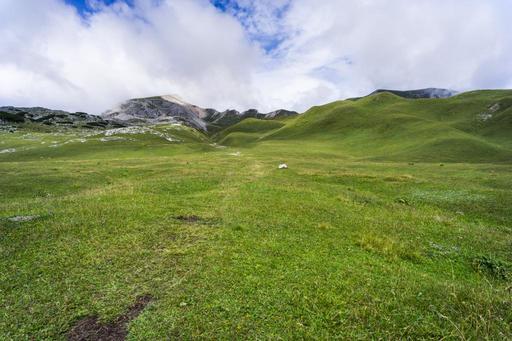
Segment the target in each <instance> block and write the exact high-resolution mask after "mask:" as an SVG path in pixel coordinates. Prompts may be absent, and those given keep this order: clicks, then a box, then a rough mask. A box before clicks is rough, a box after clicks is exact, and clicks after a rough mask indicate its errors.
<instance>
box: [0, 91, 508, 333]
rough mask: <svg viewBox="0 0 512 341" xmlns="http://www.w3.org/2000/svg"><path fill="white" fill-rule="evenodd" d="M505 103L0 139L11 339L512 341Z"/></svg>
mask: <svg viewBox="0 0 512 341" xmlns="http://www.w3.org/2000/svg"><path fill="white" fill-rule="evenodd" d="M508 96H509V93H508V92H478V93H469V94H464V95H461V96H458V97H456V98H453V99H450V100H449V101H448V100H440V101H438V100H432V101H425V103H424V105H425V106H430V110H427V109H424V106H423V105H419V104H418V102H409V101H407V100H402V99H397V98H396V97H395V96H391V95H388V94H381V95H378V96H375V97H372V98H364V99H361V100H359V101H355V102H350V101H343V102H336V103H332V104H329V105H326V106H322V107H317V108H313V109H311V110H310V111H308V113H306V114H305V115H303V116H300V117H298V118H293V119H289V120H284V121H282V122H272V121H255V120H245V121H243V122H240V124H238V125H236V126H233V127H231V129H230V130H226V131H224V132H222V134H221V135H219V136H218V139H220V140H222V141H225V142H228V140H229V139H233V138H234V137H236V136H239V137H240V139H239V143H238V145H237V146H236V147H234V146H227V147H225V146H222V145H219V144H215V143H213V142H214V140H213V139H211V138H209V137H207V136H204V135H203V134H201V133H198V132H196V131H194V130H192V129H189V128H186V127H182V126H174V125H168V126H153V127H146V128H144V129H139V130H137V129H134V130H130V129H128V130H117V131H113V132H109V133H106V132H105V131H90V130H59V131H55V130H51V129H49V130H46V131H41V130H39V131H34V130H33V129H31V128H30V127H25V128H23V129H20V130H18V131H17V132H15V133H9V132H2V131H0V175H1V176H0V340H26V339H28V340H31V339H34V340H64V339H66V338H67V337H68V336H69V335H70V334H69V333H70V332H71V331H73V333H74V334H73V333H72V334H73V335H76V333H77V330H80V329H79V327H81V328H92V329H90V330H88V331H89V332H91V333H96V332H97V331H98V330H97V329H94V328H96V327H98V326H100V327H101V326H103V330H105V329H108V328H110V327H111V326H112V325H117V324H119V323H120V322H119V321H121V322H122V324H121V327H120V328H125V329H126V332H127V333H128V338H127V339H128V340H168V339H253V340H260V339H334V338H338V339H414V340H415V339H435V340H439V339H475V340H485V339H490V340H507V339H512V310H511V309H510V307H511V306H512V296H511V295H510V290H511V286H512V254H511V252H510V251H511V246H512V211H511V210H510V207H512V165H511V164H510V163H508V162H507V161H508V160H507V159H506V157H507V155H508V154H507V153H508V152H509V149H510V135H507V129H509V126H508V124H509V123H510V108H508V109H507V108H505V107H506V103H508V102H507V101H508V98H509V97H508ZM497 102H499V103H503V107H501V106H500V108H499V109H497V110H496V111H495V112H493V114H492V117H490V118H487V119H486V120H485V121H482V120H480V119H478V118H476V119H475V115H480V114H481V113H482V112H484V111H485V110H488V108H489V106H492V105H494V103H497ZM470 103H474V104H470ZM413 108H415V110H412V109H413ZM464 108H465V109H464ZM485 117H487V116H485ZM377 118H378V120H377ZM395 126H396V127H395ZM408 130H411V131H408ZM415 138H416V141H415ZM244 139H245V140H244ZM256 141H257V142H256ZM468 143H469V147H468ZM492 153H494V154H492ZM450 158H451V159H453V160H454V161H456V162H445V161H443V165H442V166H441V165H440V163H439V162H429V161H432V160H435V161H437V160H440V159H441V160H450ZM377 159H382V160H384V161H385V162H382V161H379V160H377ZM491 159H492V160H491ZM393 160H399V161H393ZM403 160H407V162H404V161H403ZM411 160H420V161H421V162H411ZM482 160H484V161H485V162H481V163H476V161H482ZM283 161H284V162H286V163H287V164H288V165H289V169H287V170H279V169H278V168H277V166H278V164H279V163H281V162H283ZM141 297H142V298H143V299H141ZM141 301H144V302H149V304H147V305H146V306H139V308H140V309H139V310H140V315H138V314H131V313H127V312H131V311H132V310H131V308H130V307H132V308H133V307H134V303H136V302H141ZM127 316H128V317H127ZM93 317H94V318H98V320H95V319H92V321H94V323H85V322H84V321H86V322H87V321H89V322H90V321H91V318H93ZM109 326H110V327H109Z"/></svg>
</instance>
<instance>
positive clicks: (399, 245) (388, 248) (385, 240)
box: [357, 232, 422, 262]
mask: <svg viewBox="0 0 512 341" xmlns="http://www.w3.org/2000/svg"><path fill="white" fill-rule="evenodd" d="M357 245H358V246H360V247H362V248H363V249H364V250H366V251H370V252H375V253H377V254H380V255H383V256H385V257H388V258H390V259H395V260H396V259H398V258H401V259H404V260H410V261H414V262H419V261H421V259H422V255H421V252H420V251H419V250H416V249H415V248H414V247H412V246H411V245H407V244H406V243H403V242H400V241H397V240H394V239H392V238H390V237H385V236H384V237H382V236H377V235H375V234H374V233H369V232H367V233H364V234H363V235H361V236H360V238H359V240H358V241H357Z"/></svg>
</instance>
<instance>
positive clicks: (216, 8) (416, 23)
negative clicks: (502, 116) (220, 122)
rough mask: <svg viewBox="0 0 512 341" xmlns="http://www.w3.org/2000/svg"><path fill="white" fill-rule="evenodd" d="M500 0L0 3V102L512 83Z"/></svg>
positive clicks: (508, 9)
mask: <svg viewBox="0 0 512 341" xmlns="http://www.w3.org/2000/svg"><path fill="white" fill-rule="evenodd" d="M511 22H512V1H510V0H485V1H482V0H415V1H410V0H0V106H2V105H14V106H44V107H49V108H53V109H63V110H69V111H86V112H89V113H92V114H100V113H102V112H104V111H106V110H108V109H109V108H112V107H115V106H116V105H117V104H119V103H120V102H122V101H124V100H126V99H129V98H136V97H145V96H155V95H168V94H172V95H178V96H179V97H181V98H182V99H184V100H186V101H188V102H190V103H194V104H196V105H199V106H202V107H212V108H216V109H218V110H224V109H238V110H246V109H249V108H256V109H259V110H261V111H271V110H275V109H278V108H285V109H293V110H298V111H300V112H302V111H305V110H307V109H308V108H309V107H311V106H314V105H319V104H324V103H328V102H331V101H335V100H339V99H344V98H348V97H354V96H361V95H366V94H368V93H370V92H372V91H373V90H375V89H379V88H392V89H402V90H405V89H417V88H425V87H440V88H448V89H453V90H457V91H467V90H473V89H483V88H512V58H511V57H510V56H512V26H511V25H510V23H511Z"/></svg>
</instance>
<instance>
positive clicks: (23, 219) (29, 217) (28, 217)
mask: <svg viewBox="0 0 512 341" xmlns="http://www.w3.org/2000/svg"><path fill="white" fill-rule="evenodd" d="M40 217H41V216H38V215H25V216H23V215H20V216H15V217H10V218H7V220H9V221H12V222H15V223H24V222H27V221H32V220H36V219H38V218H40Z"/></svg>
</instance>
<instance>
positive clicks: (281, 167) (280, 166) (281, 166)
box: [279, 163, 288, 169]
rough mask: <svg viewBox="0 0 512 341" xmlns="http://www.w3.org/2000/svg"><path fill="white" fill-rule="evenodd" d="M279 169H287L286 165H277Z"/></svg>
mask: <svg viewBox="0 0 512 341" xmlns="http://www.w3.org/2000/svg"><path fill="white" fill-rule="evenodd" d="M279 169H288V165H287V164H286V163H281V164H280V165H279Z"/></svg>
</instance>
